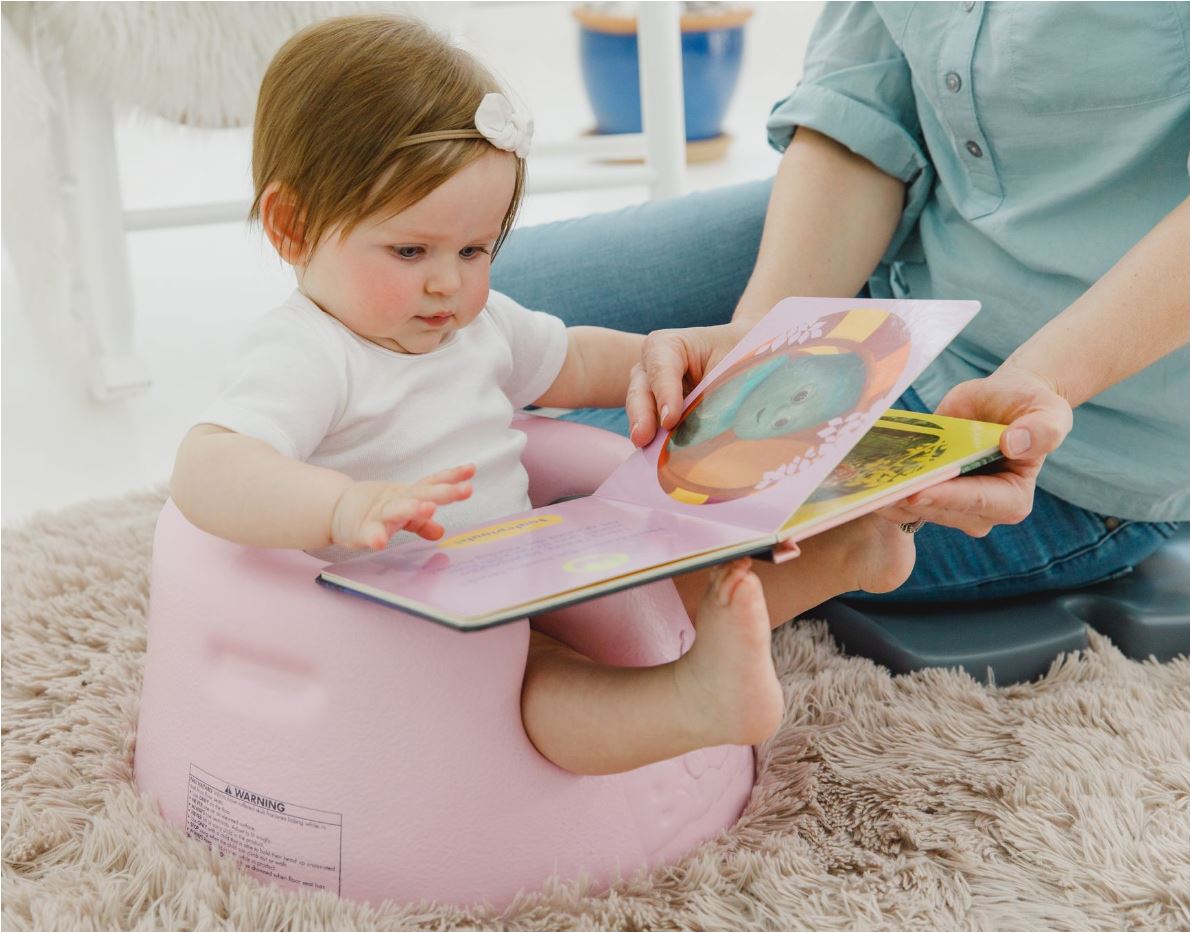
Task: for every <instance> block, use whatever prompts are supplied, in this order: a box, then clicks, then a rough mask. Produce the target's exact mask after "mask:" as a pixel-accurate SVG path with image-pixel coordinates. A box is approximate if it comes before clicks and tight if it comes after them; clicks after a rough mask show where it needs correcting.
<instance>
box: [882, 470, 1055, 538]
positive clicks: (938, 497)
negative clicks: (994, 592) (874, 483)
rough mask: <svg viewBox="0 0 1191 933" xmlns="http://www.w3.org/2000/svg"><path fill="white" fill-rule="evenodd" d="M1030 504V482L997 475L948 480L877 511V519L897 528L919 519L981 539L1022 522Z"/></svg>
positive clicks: (1030, 506)
mask: <svg viewBox="0 0 1191 933" xmlns="http://www.w3.org/2000/svg"><path fill="white" fill-rule="evenodd" d="M1033 504H1034V482H1033V479H1032V478H1026V477H1024V476H1016V475H1014V474H1004V473H1001V474H993V475H991V476H961V477H958V478H957V479H952V480H948V481H947V482H945V483H940V484H939V485H938V486H932V487H931V488H930V489H927V490H925V491H923V492H920V493H917V494H916V495H913V496H910V497H909V498H908V499H904V500H902V501H901V502H899V503H896V504H895V505H891V506H888V507H886V508H884V509H881V510H880V515H881V517H883V518H886V519H888V520H890V521H896V522H898V523H899V524H907V523H910V522H915V521H918V520H919V519H922V520H925V521H928V522H930V523H931V524H934V525H945V526H947V527H948V528H958V529H959V530H960V531H963V532H965V533H966V534H969V535H972V536H973V537H977V538H982V537H984V536H985V535H987V534H988V533H989V532H990V531H991V530H992V529H993V528H994V527H995V526H997V525H1016V524H1017V523H1018V522H1020V521H1022V520H1024V519H1025V518H1026V516H1028V515H1029V514H1030V510H1031V508H1033Z"/></svg>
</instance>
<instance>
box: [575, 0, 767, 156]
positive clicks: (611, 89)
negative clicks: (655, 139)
mask: <svg viewBox="0 0 1191 933" xmlns="http://www.w3.org/2000/svg"><path fill="white" fill-rule="evenodd" d="M748 16H749V13H748V11H739V10H738V11H735V12H734V13H733V14H729V15H726V16H724V17H722V19H723V21H724V22H725V23H726V24H727V25H724V26H723V27H719V28H717V27H716V26H715V25H714V24H715V20H716V17H708V16H692V17H689V18H686V17H684V19H683V24H682V81H683V92H684V96H685V108H684V109H685V116H686V138H687V139H688V140H697V139H710V138H712V137H714V136H719V135H720V128H721V125H722V123H723V119H724V114H725V113H726V112H727V110H728V104H729V102H730V101H731V99H732V92H733V91H734V90H735V88H736V81H737V78H739V76H740V62H741V58H742V56H743V53H744V20H745V19H747V18H748ZM575 17H576V19H578V20H579V22H580V34H579V59H580V64H581V66H582V69H583V82H584V85H585V86H586V88H587V97H588V100H590V102H591V109H592V110H593V111H595V117H596V130H597V132H600V133H640V132H641V94H640V75H639V71H638V68H637V33H636V28H635V23H634V21H633V20H628V19H613V18H612V17H606V16H598V15H591V14H587V13H585V12H584V11H583V10H582V9H577V10H576V11H575ZM625 24H627V26H626V25H625Z"/></svg>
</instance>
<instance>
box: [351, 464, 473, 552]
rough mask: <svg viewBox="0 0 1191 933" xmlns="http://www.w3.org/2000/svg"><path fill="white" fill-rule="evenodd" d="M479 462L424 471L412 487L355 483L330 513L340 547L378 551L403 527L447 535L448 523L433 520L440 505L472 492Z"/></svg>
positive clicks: (430, 536) (435, 535)
mask: <svg viewBox="0 0 1191 933" xmlns="http://www.w3.org/2000/svg"><path fill="white" fill-rule="evenodd" d="M475 473H476V468H475V465H474V464H471V463H468V464H465V465H463V466H457V467H451V468H450V469H449V470H443V471H441V472H439V473H434V474H432V475H430V476H424V477H422V479H420V480H418V481H417V482H416V483H414V484H413V485H412V486H401V485H398V484H397V483H380V482H361V483H352V484H351V485H350V486H348V487H347V489H346V490H344V492H343V495H342V496H340V497H339V501H338V502H337V503H336V504H335V512H334V514H333V515H332V516H331V542H332V543H333V544H338V545H339V546H341V547H349V548H357V549H360V548H371V549H372V550H374V551H379V550H381V549H383V548H384V547H385V545H386V544H388V543H389V539H390V538H391V537H393V535H395V534H397V532H399V531H401V530H403V529H404V530H405V531H409V532H412V533H414V534H416V535H420V536H421V537H423V538H425V539H426V540H428V541H437V540H438V539H439V538H441V537H442V534H443V527H442V525H440V524H439V523H438V522H436V521H434V520H433V518H432V516H433V515H434V510H435V509H436V508H438V506H440V505H446V504H448V503H450V502H458V501H460V500H461V499H466V498H467V497H468V496H470V495H471V483H469V482H467V480H469V479H471V478H472V477H473V476H475Z"/></svg>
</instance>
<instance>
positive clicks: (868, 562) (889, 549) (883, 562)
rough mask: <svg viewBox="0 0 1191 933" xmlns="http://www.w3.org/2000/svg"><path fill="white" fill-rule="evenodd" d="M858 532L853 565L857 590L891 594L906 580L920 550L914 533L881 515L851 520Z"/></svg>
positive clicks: (852, 550)
mask: <svg viewBox="0 0 1191 933" xmlns="http://www.w3.org/2000/svg"><path fill="white" fill-rule="evenodd" d="M849 525H850V526H853V530H854V531H855V532H856V535H855V537H854V540H853V541H852V547H851V548H850V551H851V553H852V560H851V566H852V567H854V568H855V569H856V571H857V573H858V575H859V576H858V577H857V580H856V587H855V588H856V589H858V590H865V591H866V592H869V593H888V592H889V591H890V590H896V589H897V588H898V587H899V586H901V585H902V584H903V583H905V582H906V580H907V579H908V578H909V576H910V573H911V572H912V571H913V570H914V561H915V559H916V558H917V556H918V552H917V551H916V549H915V547H914V536H913V535H908V534H906V533H905V532H904V531H902V530H901V528H899V527H898V526H897V525H896V524H895V523H894V522H891V521H889V520H887V519H884V518H881V516H879V515H865V516H864V517H863V518H859V519H857V520H856V521H854V522H850V523H849Z"/></svg>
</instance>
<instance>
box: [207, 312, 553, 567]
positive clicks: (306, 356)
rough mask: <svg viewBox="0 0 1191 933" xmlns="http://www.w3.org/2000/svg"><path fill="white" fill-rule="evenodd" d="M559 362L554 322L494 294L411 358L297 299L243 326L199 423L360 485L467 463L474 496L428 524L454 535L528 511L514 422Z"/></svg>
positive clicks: (410, 478) (520, 439)
mask: <svg viewBox="0 0 1191 933" xmlns="http://www.w3.org/2000/svg"><path fill="white" fill-rule="evenodd" d="M566 352H567V337H566V326H565V325H564V324H563V323H562V321H560V320H559V319H558V318H556V317H553V316H552V315H549V314H544V313H542V312H540V311H530V310H528V309H526V308H523V307H522V306H521V305H519V304H517V302H515V301H513V299H511V298H509V297H507V296H505V295H501V294H499V293H498V292H492V293H490V295H489V299H488V303H487V305H486V306H485V308H484V310H483V311H481V312H480V314H479V316H478V317H477V318H476V319H475V320H474V321H473V322H472V323H471V324H470V325H468V326H467V327H464V328H462V329H461V330H459V331H456V332H455V333H454V334H452V335H451V336H450V337H449V338H448V339H447V341H446V342H445V343H443V345H442V346H440V347H438V348H437V349H435V350H433V351H431V352H429V353H418V354H407V353H397V352H395V351H393V350H387V349H385V348H384V347H381V346H378V345H376V344H374V343H372V342H370V341H368V340H365V339H363V338H362V337H359V336H357V335H356V334H354V333H352V332H351V331H350V330H348V329H347V328H346V327H344V326H343V325H342V324H341V323H339V321H337V320H336V319H335V318H333V317H331V315H329V314H327V313H325V312H324V311H322V310H321V309H320V308H319V307H318V306H317V305H315V304H314V303H313V302H312V301H311V300H310V299H309V298H307V297H306V296H305V295H303V294H302V293H301V292H297V291H295V292H294V293H293V294H292V295H291V296H290V297H289V299H288V300H286V302H285V303H284V304H282V305H281V306H280V307H277V308H274V309H273V310H272V311H270V312H268V313H267V314H265V315H264V316H263V317H262V318H261V319H260V320H259V321H257V322H256V323H255V324H254V325H252V327H251V328H250V329H249V331H248V333H247V335H246V336H245V338H244V340H243V342H242V344H241V346H240V348H239V351H238V352H237V354H236V355H235V357H234V358H233V360H232V362H231V364H230V365H229V367H228V369H227V371H226V373H225V375H224V379H223V385H222V388H221V391H220V394H219V397H218V398H217V399H216V401H215V402H214V403H212V404H211V405H210V406H208V407H207V408H206V409H205V410H204V411H203V413H202V416H201V418H200V419H199V420H200V422H204V423H210V424H216V425H219V426H221V427H225V428H228V429H230V430H232V431H236V432H237V433H240V434H246V435H248V436H250V437H255V438H259V439H260V440H262V441H264V442H265V443H267V444H269V445H270V446H272V447H274V448H275V449H276V450H278V451H280V452H281V453H282V454H285V455H286V456H288V457H293V458H294V459H296V460H302V461H305V462H306V463H311V464H314V465H316V466H322V467H328V468H330V469H333V470H338V471H340V472H342V473H346V474H347V475H348V476H350V477H351V478H352V479H355V480H383V481H386V482H393V483H412V482H414V481H416V480H418V479H420V478H421V477H423V476H426V475H427V474H429V473H434V472H436V471H438V470H442V469H445V468H447V467H452V466H456V465H458V464H461V463H475V464H476V478H475V481H474V483H473V487H474V492H473V493H472V496H471V498H470V499H467V500H465V501H463V502H457V503H453V504H451V505H448V506H443V507H441V508H440V509H439V511H438V513H437V516H436V517H437V518H438V520H439V521H441V522H442V523H443V524H444V525H445V526H447V527H450V528H457V527H460V526H463V525H467V524H471V523H473V522H479V521H484V520H486V519H489V518H495V517H497V516H500V515H505V514H508V513H510V512H516V511H520V510H523V509H527V508H529V497H528V493H527V489H528V482H529V481H528V477H527V476H526V473H525V469H524V468H523V467H522V466H521V452H522V450H523V449H524V447H525V435H524V434H522V433H521V432H520V431H515V430H513V429H512V428H511V427H510V423H511V421H512V417H513V413H514V411H515V410H516V409H519V408H522V407H523V406H525V405H528V404H530V403H531V402H533V401H534V400H535V399H537V398H539V397H541V395H542V394H543V393H544V392H545V391H546V390H547V389H548V388H549V387H550V385H551V384H552V383H553V382H554V380H555V378H557V376H558V373H559V372H560V371H561V369H562V365H563V362H564V360H565V359H566ZM320 556H326V555H322V554H320Z"/></svg>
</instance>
